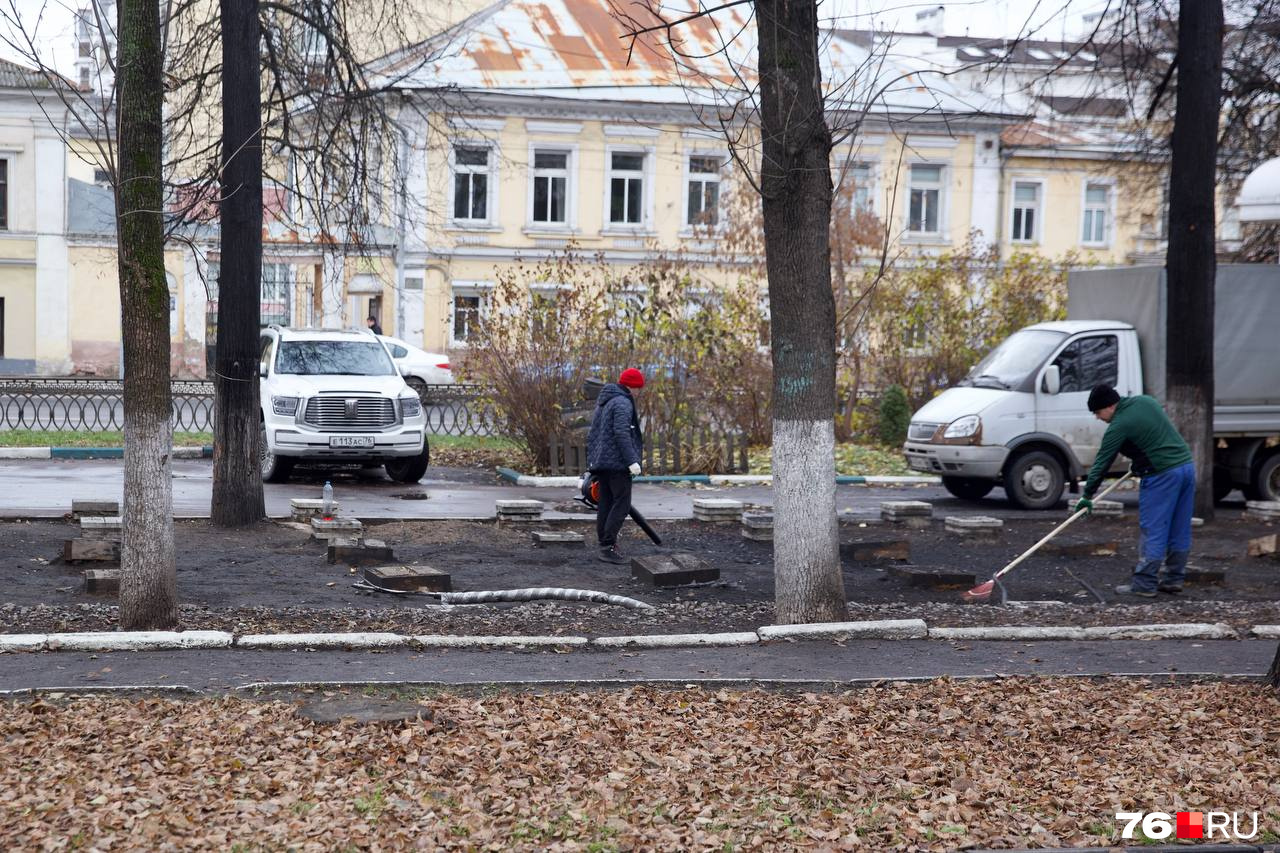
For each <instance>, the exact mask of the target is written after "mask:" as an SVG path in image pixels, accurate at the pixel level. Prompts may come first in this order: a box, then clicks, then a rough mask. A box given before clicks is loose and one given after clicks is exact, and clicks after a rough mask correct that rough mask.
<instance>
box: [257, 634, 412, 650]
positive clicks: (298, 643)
mask: <svg viewBox="0 0 1280 853" xmlns="http://www.w3.org/2000/svg"><path fill="white" fill-rule="evenodd" d="M407 645H409V638H408V637H406V636H404V635H403V634H380V633H368V632H366V633H360V632H356V633H350V634H246V635H245V636H243V637H237V638H236V642H235V647H236V648H237V649H273V650H278V649H292V650H300V649H393V648H397V647H400V646H407Z"/></svg>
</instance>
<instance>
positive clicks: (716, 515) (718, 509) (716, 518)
mask: <svg viewBox="0 0 1280 853" xmlns="http://www.w3.org/2000/svg"><path fill="white" fill-rule="evenodd" d="M744 508H745V507H744V506H743V504H742V501H735V500H730V499H728V498H694V499H693V517H694V520H695V521H707V522H712V523H724V522H740V521H742V511H743V509H744Z"/></svg>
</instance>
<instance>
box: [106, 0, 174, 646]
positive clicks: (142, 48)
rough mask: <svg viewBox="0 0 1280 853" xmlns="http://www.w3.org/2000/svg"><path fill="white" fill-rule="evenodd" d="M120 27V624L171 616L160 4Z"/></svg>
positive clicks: (141, 7)
mask: <svg viewBox="0 0 1280 853" xmlns="http://www.w3.org/2000/svg"><path fill="white" fill-rule="evenodd" d="M117 32H118V33H119V51H120V53H119V66H118V67H119V77H118V86H119V113H118V115H119V140H120V146H119V157H120V159H119V176H120V179H119V191H118V197H117V204H116V210H117V214H116V216H117V220H116V227H117V234H118V240H119V250H118V252H117V256H118V258H119V260H118V264H119V270H120V315H121V333H122V336H123V338H122V340H123V344H124V513H123V522H124V540H123V544H122V546H121V549H120V566H121V569H122V576H121V582H120V627H121V628H124V629H126V630H140V629H156V628H171V627H173V626H174V625H176V624H177V621H178V595H177V579H176V576H175V572H174V557H173V479H172V463H171V461H170V455H171V453H172V452H173V426H172V423H171V421H170V415H171V413H172V401H171V399H170V387H169V287H168V284H167V282H166V280H165V274H164V215H163V210H164V189H163V184H162V180H163V179H162V176H161V166H162V164H163V146H162V139H163V120H164V119H163V116H164V114H163V109H164V85H163V82H162V80H161V76H160V71H161V67H162V66H161V62H162V59H163V57H162V56H161V50H160V7H159V5H158V3H157V2H156V0H122V2H121V3H120V5H119V8H118V19H117Z"/></svg>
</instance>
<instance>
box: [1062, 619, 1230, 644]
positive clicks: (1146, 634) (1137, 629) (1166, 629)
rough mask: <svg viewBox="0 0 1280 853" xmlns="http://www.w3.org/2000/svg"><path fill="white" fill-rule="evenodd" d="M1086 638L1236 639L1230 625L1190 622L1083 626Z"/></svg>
mask: <svg viewBox="0 0 1280 853" xmlns="http://www.w3.org/2000/svg"><path fill="white" fill-rule="evenodd" d="M1084 638H1085V639H1086V640H1238V639H1240V635H1239V634H1237V633H1236V632H1235V629H1234V628H1232V627H1231V626H1230V625H1225V624H1223V623H1221V622H1218V623H1216V624H1212V625H1211V624H1208V623H1205V622H1199V623H1197V622H1191V623H1187V624H1182V625H1107V626H1099V627H1096V628H1085V629H1084Z"/></svg>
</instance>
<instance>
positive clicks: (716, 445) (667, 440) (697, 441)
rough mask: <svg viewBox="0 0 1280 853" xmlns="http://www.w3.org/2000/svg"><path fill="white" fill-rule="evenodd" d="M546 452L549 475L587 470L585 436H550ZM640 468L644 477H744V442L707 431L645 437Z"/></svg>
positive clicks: (740, 438)
mask: <svg viewBox="0 0 1280 853" xmlns="http://www.w3.org/2000/svg"><path fill="white" fill-rule="evenodd" d="M547 449H548V451H549V452H548V459H549V460H550V469H551V473H552V474H553V475H574V474H581V473H582V472H583V471H585V470H587V436H586V433H574V434H572V435H570V436H569V437H568V438H557V437H556V436H552V437H551V438H550V439H549V440H548V442H547ZM641 467H642V468H643V469H644V473H645V474H745V473H747V440H746V437H745V436H741V435H733V434H728V433H715V432H712V431H711V430H709V429H704V430H681V431H679V432H676V433H674V434H670V435H668V434H659V435H656V436H648V437H646V441H645V447H644V461H643V462H641Z"/></svg>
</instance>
